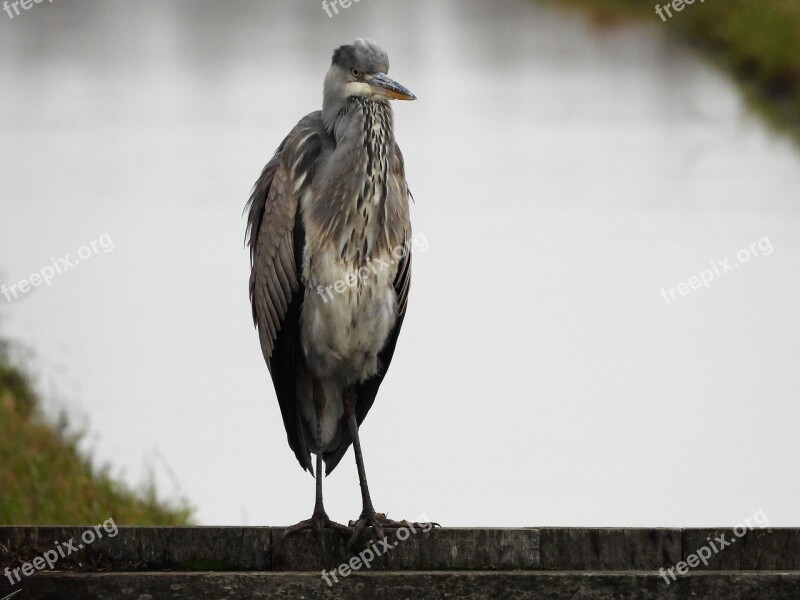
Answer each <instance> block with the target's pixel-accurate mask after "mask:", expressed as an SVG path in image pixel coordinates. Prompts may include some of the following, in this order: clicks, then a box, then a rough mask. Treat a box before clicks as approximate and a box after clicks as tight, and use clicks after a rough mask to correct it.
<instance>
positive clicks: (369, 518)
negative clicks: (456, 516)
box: [342, 386, 402, 547]
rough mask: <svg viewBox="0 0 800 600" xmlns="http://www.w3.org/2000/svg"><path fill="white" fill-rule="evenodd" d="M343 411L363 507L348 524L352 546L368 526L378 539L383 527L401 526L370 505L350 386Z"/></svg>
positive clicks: (354, 400)
mask: <svg viewBox="0 0 800 600" xmlns="http://www.w3.org/2000/svg"><path fill="white" fill-rule="evenodd" d="M342 400H343V404H344V413H345V417H346V418H347V427H348V429H349V430H350V437H351V438H352V439H353V452H354V453H355V455H356V467H357V468H358V482H359V484H360V485H361V500H362V503H363V508H362V510H361V516H360V517H359V518H358V521H355V522H353V521H351V522H350V523H349V525H350V526H351V527H354V531H353V535H352V536H351V537H350V540H349V541H348V546H351V547H352V546H354V545H355V542H356V541H357V539H358V537H359V535H360V534H361V532H362V531H363V530H364V529H366V528H367V527H369V526H372V527H374V528H375V531H376V532H377V533H378V536H379V537H380V539H383V538H384V537H385V536H384V533H383V527H384V526H387V527H395V526H401V525H402V524H401V523H398V522H395V521H391V520H389V519H387V518H386V515H384V514H382V513H378V512H376V511H375V507H374V506H373V505H372V497H371V496H370V495H369V484H368V483H367V472H366V470H365V469H364V455H363V454H362V452H361V440H360V439H359V437H358V420H357V418H356V403H357V401H358V398H357V396H356V389H355V387H354V386H350V387H348V388H346V389H345V391H344V394H343V398H342Z"/></svg>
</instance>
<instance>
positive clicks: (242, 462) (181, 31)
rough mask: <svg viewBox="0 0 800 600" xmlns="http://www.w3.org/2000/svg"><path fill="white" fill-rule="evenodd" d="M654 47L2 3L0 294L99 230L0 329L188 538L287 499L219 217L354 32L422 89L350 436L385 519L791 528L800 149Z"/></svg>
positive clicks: (434, 27)
mask: <svg viewBox="0 0 800 600" xmlns="http://www.w3.org/2000/svg"><path fill="white" fill-rule="evenodd" d="M663 34H664V29H663V28H662V27H660V26H657V27H654V28H652V29H647V28H645V29H636V28H634V29H628V28H625V29H600V28H597V27H594V26H592V24H590V23H588V22H586V21H584V20H582V19H580V18H578V17H576V16H575V15H569V14H561V13H555V12H552V11H550V10H546V9H543V8H540V7H537V6H536V5H533V4H531V3H527V2H522V1H520V2H503V3H488V2H486V3H482V2H477V1H471V2H464V1H456V0H449V1H442V2H423V1H422V0H407V1H405V0H404V1H399V0H394V1H391V0H371V1H370V2H361V3H359V4H354V5H352V6H351V7H350V8H349V9H347V10H345V11H343V12H342V14H340V15H338V16H335V17H334V18H328V16H327V15H326V14H325V12H324V11H323V10H322V9H321V5H320V4H319V3H317V2H316V1H308V2H306V1H302V2H301V1H297V2H256V1H239V2H236V3H222V2H220V3H212V2H208V1H204V2H197V1H194V0H192V1H191V2H190V1H189V0H176V1H172V2H154V1H144V2H138V3H126V2H122V1H120V0H117V1H113V0H112V1H104V2H102V3H101V2H94V3H90V2H81V1H74V2H67V1H66V0H64V1H62V0H59V1H58V2H54V3H53V4H46V3H45V4H39V5H34V7H33V8H32V9H31V10H30V11H28V12H26V13H24V14H22V15H20V16H19V17H16V18H15V19H14V20H13V21H12V20H10V19H7V18H6V17H5V16H4V14H3V13H0V82H1V84H2V85H0V88H1V89H2V90H3V92H2V106H3V110H2V111H0V129H2V132H3V140H4V143H3V145H2V146H0V169H1V170H2V171H1V172H0V175H1V176H0V203H2V204H0V206H1V207H2V208H1V209H0V270H2V275H0V282H7V283H13V282H18V281H19V280H20V279H22V278H25V277H28V276H29V275H30V274H31V273H32V272H36V271H39V270H40V269H43V268H44V267H46V266H48V265H51V264H52V261H53V260H55V261H56V264H60V263H59V260H60V257H63V256H64V255H72V257H73V258H74V257H76V256H77V255H78V252H79V249H81V248H82V247H83V246H84V245H87V244H90V242H91V241H92V240H100V239H101V237H102V236H104V235H105V236H107V237H106V238H105V239H106V240H110V241H111V244H107V247H113V249H111V250H110V251H106V249H104V248H103V247H100V246H99V245H98V244H96V248H97V249H98V251H97V252H96V253H94V252H92V253H91V255H90V256H88V255H87V258H86V259H85V260H80V262H79V264H77V265H75V266H74V267H73V268H71V269H69V270H67V271H65V272H63V273H62V274H60V275H58V276H57V277H55V278H54V279H53V281H52V285H50V286H45V287H40V288H37V289H35V290H34V291H33V292H32V293H30V294H29V295H27V296H26V297H25V298H24V299H21V300H17V301H15V302H13V303H8V302H6V300H5V298H3V297H2V296H0V315H2V317H3V330H4V332H5V333H7V334H8V335H11V336H13V337H14V338H17V339H19V340H23V341H24V342H25V343H27V344H29V345H30V346H31V347H32V348H33V349H34V350H35V353H36V357H35V359H34V362H33V364H34V365H35V366H36V367H37V369H38V370H39V372H40V374H41V377H42V387H43V388H44V389H45V391H46V393H47V394H48V397H49V398H50V402H49V404H50V406H51V407H53V408H55V407H62V406H66V407H67V408H68V410H70V411H71V412H73V413H74V414H78V415H79V414H85V415H88V416H89V420H90V422H89V424H90V429H91V431H92V435H91V436H90V438H89V439H88V441H87V446H88V447H90V448H92V449H93V450H94V452H95V454H96V455H97V457H98V459H99V460H101V461H108V462H111V463H112V464H113V465H114V468H115V470H118V471H120V472H122V473H123V474H124V476H125V477H126V478H127V479H128V480H130V481H132V482H137V481H141V479H142V478H143V477H144V473H145V465H147V464H150V465H152V466H153V467H154V468H155V471H156V476H157V478H158V480H159V481H160V482H161V484H162V488H163V490H164V492H165V493H167V494H176V493H182V494H186V495H187V496H188V497H189V498H190V499H191V501H192V502H193V503H194V504H195V505H196V506H198V508H199V512H198V517H199V519H200V520H201V522H203V523H206V524H212V523H214V524H216V523H219V524H236V523H247V524H282V523H287V522H294V521H297V520H299V519H301V518H305V517H306V516H307V513H309V512H310V510H311V507H312V504H313V497H312V496H313V483H312V480H311V478H309V477H308V476H307V475H304V474H303V473H302V472H301V471H300V469H299V468H298V466H297V464H296V462H295V460H294V457H293V456H292V454H291V452H290V451H289V449H288V446H287V445H286V441H285V433H284V431H283V427H282V424H281V421H280V417H279V411H278V407H277V403H276V402H275V400H274V397H273V392H272V389H271V385H270V382H269V378H268V375H267V371H266V368H265V367H264V365H263V362H262V359H261V354H260V350H259V347H258V343H257V339H256V335H255V332H254V331H253V328H252V324H251V322H250V309H249V304H248V299H247V277H248V270H249V265H248V259H247V254H246V252H245V250H244V249H243V245H242V240H243V233H244V221H243V219H242V217H241V214H242V208H243V206H244V202H245V200H246V198H247V196H248V193H249V189H250V186H251V185H252V183H253V181H254V180H255V178H256V177H257V175H258V173H259V171H260V169H261V167H262V166H263V164H264V163H265V162H266V161H267V160H268V158H269V157H270V155H271V153H272V152H273V150H274V148H275V147H276V146H277V145H278V143H279V142H280V140H281V139H282V137H283V136H284V135H285V134H286V133H287V132H288V131H289V129H290V128H291V127H292V126H293V125H294V123H295V122H296V121H297V120H298V119H299V118H300V117H302V116H303V115H304V114H306V113H307V112H310V111H311V110H315V109H316V108H318V107H319V105H320V102H321V98H320V96H321V85H322V79H323V77H324V74H325V71H326V70H327V66H328V62H329V59H330V54H331V50H332V49H333V48H334V47H335V46H337V45H339V44H341V43H344V42H347V41H350V40H352V39H353V38H354V37H357V36H360V35H369V36H370V37H373V38H375V39H376V40H378V41H379V42H380V43H381V44H382V45H383V46H384V47H385V48H386V49H387V50H388V51H389V54H390V57H391V59H392V69H391V73H392V75H393V76H394V77H396V78H397V79H398V80H399V81H401V82H402V83H404V84H405V85H407V86H408V87H409V89H411V90H412V91H413V92H414V93H415V94H416V95H417V96H418V97H419V101H418V102H415V103H406V104H402V105H398V106H397V107H396V117H397V134H398V138H399V141H400V143H401V146H402V148H403V151H404V153H405V155H406V165H407V171H408V176H409V180H410V184H411V187H412V190H413V192H414V195H415V198H416V204H415V206H414V211H413V220H414V224H415V228H416V232H417V233H421V234H423V235H424V236H425V239H426V240H427V242H428V244H429V249H428V250H426V251H425V252H418V253H417V256H416V257H415V266H414V268H415V274H414V284H413V291H412V297H411V308H410V313H409V315H408V318H407V319H406V325H405V327H404V331H403V335H402V336H401V340H400V344H399V346H398V351H397V353H396V355H395V361H394V363H393V365H392V370H391V372H390V376H389V377H388V378H387V380H386V383H385V385H384V388H383V390H382V393H381V395H380V396H379V398H378V401H377V403H376V405H375V407H374V408H373V411H372V412H371V413H370V417H369V419H368V420H367V421H366V425H365V427H364V429H363V438H364V439H363V443H364V446H365V453H366V454H365V456H366V463H367V472H368V473H369V474H370V475H371V479H370V481H371V485H372V487H373V497H374V499H375V502H376V506H377V507H378V508H379V509H380V510H385V511H388V512H389V513H390V516H394V517H409V518H413V517H417V516H418V515H421V514H423V513H424V514H427V515H428V516H429V517H430V518H432V519H435V520H437V521H439V522H441V523H442V524H446V525H474V524H482V525H548V524H557V525H607V526H611V525H684V526H692V525H700V524H704V525H710V524H731V525H732V524H734V523H735V522H737V521H739V520H741V519H743V518H744V517H746V516H749V515H751V514H753V513H754V512H755V511H757V510H764V511H765V513H766V514H767V515H768V516H769V518H770V522H771V524H773V525H790V524H791V525H796V524H797V522H798V518H799V517H800V508H799V507H800V502H798V499H799V498H798V496H800V482H798V481H797V479H796V478H793V477H787V476H786V474H787V473H788V472H790V471H791V472H794V471H795V470H796V464H795V461H794V457H795V456H797V454H798V451H800V440H799V439H798V437H797V435H796V431H797V425H798V419H799V418H800V404H798V402H797V399H798V392H799V391H800V371H798V369H797V357H798V351H799V350H800V317H799V316H798V309H797V298H798V296H800V284H799V283H798V277H797V275H798V272H800V269H799V268H800V236H798V231H800V202H799V200H800V198H798V196H799V195H800V194H798V190H800V155H799V154H798V152H797V151H796V150H795V149H794V148H793V147H792V146H791V144H790V143H789V142H787V141H786V140H785V139H782V138H780V137H777V136H776V135H775V134H773V133H771V132H769V131H768V130H767V129H766V127H765V126H764V125H763V124H762V123H761V122H760V121H759V120H758V118H756V117H755V116H753V115H752V114H751V113H750V112H749V111H748V110H747V108H746V107H745V105H744V103H743V101H742V100H741V98H740V96H739V94H738V92H737V90H736V89H735V87H734V86H733V85H732V84H731V83H730V82H729V81H728V79H727V78H726V77H725V76H724V75H722V74H720V73H719V72H717V71H716V70H715V69H713V68H712V67H710V66H708V65H707V64H706V63H704V62H703V61H702V60H701V59H700V58H698V57H696V56H694V55H692V54H691V53H689V52H687V51H685V50H684V49H682V48H680V47H677V46H676V45H674V44H673V43H671V42H670V41H669V40H668V39H666V38H665V37H664V35H663ZM765 240H766V241H765ZM759 241H760V245H759ZM750 244H754V246H753V247H752V248H754V249H753V250H751V249H748V246H749V245H750ZM740 249H745V252H744V253H740V256H739V257H737V252H739V251H740ZM770 249H771V251H770ZM83 253H84V255H86V252H85V251H84V252H83ZM745 255H747V259H748V260H747V262H745V261H744V257H745ZM739 258H741V259H742V260H739ZM726 261H727V264H729V265H732V263H736V264H738V266H737V267H736V268H734V269H732V270H730V271H728V272H725V273H722V272H721V271H722V270H723V269H724V267H721V266H719V264H720V263H725V262H726ZM714 268H716V269H717V270H718V271H719V272H720V274H719V275H716V274H715V276H714V279H713V280H711V281H710V282H709V283H708V287H705V286H704V287H701V288H700V289H691V287H689V284H690V280H691V278H692V277H693V276H698V277H699V276H700V274H701V272H704V271H706V272H708V271H709V270H712V272H713V269H714ZM705 276H706V277H707V275H705ZM691 281H692V282H693V283H695V284H696V281H695V280H691ZM679 284H684V285H683V286H681V287H679ZM695 287H697V286H696V285H695ZM662 288H664V290H665V292H664V293H665V294H666V296H667V298H668V301H669V302H670V303H669V304H668V303H667V300H665V299H664V298H663V297H662V295H661V294H662ZM670 289H673V290H674V291H673V292H672V294H673V298H674V300H673V299H671V298H670V296H669V294H670V291H669V290H670ZM678 290H683V292H687V290H688V293H686V295H681V292H680V291H678ZM326 493H327V498H328V499H327V504H328V508H329V512H330V513H331V515H332V516H333V517H334V518H336V519H338V520H343V521H346V520H347V519H349V518H352V517H354V516H355V515H356V514H357V513H358V512H359V511H360V504H359V496H358V486H357V479H356V473H355V469H354V468H353V465H352V459H346V460H345V461H343V463H342V466H340V467H339V469H338V470H337V471H336V472H335V473H334V476H332V477H331V478H329V479H328V480H327V482H326ZM111 516H113V515H111Z"/></svg>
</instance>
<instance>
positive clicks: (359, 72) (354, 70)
mask: <svg viewBox="0 0 800 600" xmlns="http://www.w3.org/2000/svg"><path fill="white" fill-rule="evenodd" d="M350 72H351V73H352V74H353V77H358V76H359V75H361V71H359V70H358V69H353V70H352V71H350Z"/></svg>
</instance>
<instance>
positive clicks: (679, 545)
mask: <svg viewBox="0 0 800 600" xmlns="http://www.w3.org/2000/svg"><path fill="white" fill-rule="evenodd" d="M85 531H87V528H86V527H0V573H2V572H3V571H4V569H5V568H6V567H9V568H11V569H14V568H19V567H20V566H21V565H22V564H24V563H25V562H26V561H31V560H33V559H34V558H35V557H37V556H41V555H42V553H44V552H46V551H47V550H52V549H53V548H54V547H55V546H56V542H59V544H60V545H61V546H62V547H63V546H64V544H65V542H68V541H69V540H72V543H73V544H74V546H76V548H77V549H76V551H75V552H74V553H73V554H71V555H70V556H67V557H65V558H62V559H59V561H58V562H57V564H56V566H55V568H56V569H58V571H49V570H47V569H46V568H45V569H44V570H42V571H40V572H37V573H35V574H33V575H32V576H30V577H25V578H23V580H22V581H21V582H20V583H16V584H14V585H10V584H9V582H8V579H7V577H6V576H5V573H3V576H0V599H1V598H4V597H5V596H7V595H8V594H10V593H12V592H16V591H18V590H23V591H22V592H21V593H19V594H17V595H16V596H14V598H15V599H16V600H23V599H24V600H41V599H58V600H64V599H66V600H69V599H72V598H74V599H77V600H84V599H85V600H89V599H111V598H115V599H116V598H120V599H123V600H124V599H127V598H132V599H133V598H135V599H136V600H154V599H160V598H213V599H214V600H225V599H228V598H230V599H231V600H233V599H234V598H235V599H236V600H243V599H248V598H343V599H344V598H347V599H355V600H358V599H360V598H365V599H367V598H368V599H370V600H373V599H376V600H381V599H387V600H389V599H395V598H408V599H415V598H431V599H434V600H435V599H438V598H450V599H462V598H465V599H472V598H508V599H516V598H543V599H551V598H552V599H555V598H565V599H567V598H568V599H574V598H579V599H585V600H595V599H603V600H611V599H614V600H629V599H639V598H641V599H649V598H653V599H666V600H683V599H684V598H685V599H690V598H691V599H695V600H697V599H724V600H727V599H729V598H732V599H738V600H749V599H751V598H752V599H754V600H755V599H759V600H761V599H764V600H772V599H776V600H782V599H784V598H785V599H787V600H789V599H791V600H800V529H757V530H754V531H749V532H747V533H746V534H745V535H743V536H742V537H737V536H736V535H735V532H734V531H733V530H730V529H626V528H623V529H605V528H604V529H583V528H522V529H481V528H477V529H444V528H437V529H432V530H429V531H424V530H422V529H421V528H419V527H417V528H416V529H414V530H411V529H405V530H399V529H387V530H386V534H387V538H386V540H384V543H378V542H377V541H374V540H372V539H371V538H369V537H367V538H365V539H364V540H362V543H361V545H360V548H359V549H357V551H356V552H353V551H350V550H346V549H345V544H344V539H343V538H342V537H341V536H340V535H339V534H337V533H335V532H333V531H331V530H328V531H326V534H325V542H326V559H325V563H326V564H325V563H324V562H323V560H322V557H321V556H320V544H319V540H318V538H317V536H316V534H315V533H314V532H312V531H307V532H302V533H300V534H298V535H296V536H292V537H289V538H287V539H285V540H282V539H281V536H282V534H283V531H284V529H283V528H269V527H142V528H131V527H120V528H119V530H118V533H117V535H116V536H115V537H113V538H109V537H108V534H107V533H105V532H104V534H103V537H102V538H101V539H97V540H95V541H93V542H92V543H90V544H84V547H83V548H78V546H79V545H80V544H81V543H83V540H82V538H81V536H82V534H84V532H85ZM723 535H724V537H725V540H726V541H728V542H731V543H729V544H728V545H725V546H724V547H720V549H719V550H718V551H717V552H715V553H713V554H712V555H711V556H710V558H709V559H708V565H707V566H704V565H702V564H700V565H699V566H698V567H697V568H694V569H691V570H690V571H689V573H688V575H685V576H683V577H679V578H678V579H677V581H675V582H672V583H669V584H667V583H666V582H665V580H664V578H663V577H662V575H660V574H659V569H661V568H663V569H665V570H666V569H669V568H671V567H673V568H674V567H675V565H676V564H677V563H679V561H681V560H687V558H688V557H689V556H690V555H692V554H693V553H696V552H697V550H698V549H699V548H701V547H704V546H708V545H709V543H710V541H711V540H716V539H719V538H720V537H721V536H723ZM733 540H735V541H733ZM717 546H721V544H720V543H719V542H717ZM365 548H366V549H370V550H371V551H372V552H373V554H374V555H375V556H374V559H373V560H372V564H371V565H370V568H369V569H366V568H364V567H363V566H362V567H361V568H360V569H359V570H357V571H355V572H353V573H351V574H349V575H347V576H342V575H341V572H339V576H338V579H339V581H336V582H334V581H333V578H332V577H331V576H330V575H329V581H331V583H332V585H331V586H328V584H327V583H326V581H325V579H323V577H322V572H321V571H322V569H323V565H325V569H326V571H330V570H331V569H336V568H338V567H339V566H340V565H343V564H344V563H346V562H349V561H350V560H351V559H352V557H353V555H354V554H358V551H359V550H362V551H363V550H364V549H365ZM365 556H366V555H365Z"/></svg>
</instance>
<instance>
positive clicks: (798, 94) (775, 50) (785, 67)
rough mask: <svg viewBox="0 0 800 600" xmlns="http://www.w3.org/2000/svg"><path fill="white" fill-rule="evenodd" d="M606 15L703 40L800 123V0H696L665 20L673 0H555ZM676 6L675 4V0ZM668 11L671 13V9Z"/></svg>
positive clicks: (787, 116) (793, 121)
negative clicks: (659, 12)
mask: <svg viewBox="0 0 800 600" xmlns="http://www.w3.org/2000/svg"><path fill="white" fill-rule="evenodd" d="M552 3H553V4H556V5H558V6H565V5H566V6H569V5H573V6H579V7H583V8H586V9H588V10H590V11H592V12H593V13H594V14H595V15H596V16H598V17H599V18H603V19H609V18H612V19H619V18H624V19H626V18H637V19H640V20H643V21H647V22H651V23H652V24H653V25H654V26H657V27H666V28H668V29H669V30H670V31H672V32H673V33H675V34H676V35H680V36H683V37H686V38H688V39H689V40H691V41H692V42H696V43H699V44H701V45H702V46H703V47H704V48H706V49H707V50H709V51H711V52H712V53H713V54H714V55H715V56H716V57H718V58H719V59H720V60H721V61H723V62H724V63H725V64H726V65H727V66H729V67H730V68H731V69H732V70H733V71H734V72H735V73H736V75H737V76H738V78H739V79H740V80H742V81H743V82H745V83H746V84H748V88H749V89H753V90H755V91H756V93H757V94H758V95H759V96H760V97H761V98H762V99H764V100H766V101H768V102H769V103H770V104H771V105H772V106H773V107H774V108H775V109H776V110H775V112H776V113H779V114H780V115H781V118H783V119H785V120H786V121H787V122H790V123H791V124H792V125H793V126H797V125H798V124H800V0H706V1H705V2H703V3H701V2H700V0H696V1H695V2H694V3H693V4H691V5H685V6H684V8H683V10H682V11H680V12H676V11H675V10H674V9H672V8H670V11H671V12H672V15H673V17H672V18H667V21H666V22H664V21H662V19H661V18H660V17H659V16H658V15H657V14H656V11H655V5H656V4H659V5H660V6H662V7H663V6H664V5H665V4H667V3H668V0H559V1H555V0H553V2H552ZM670 6H671V4H670ZM662 12H664V14H665V17H666V12H665V11H663V9H662Z"/></svg>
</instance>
